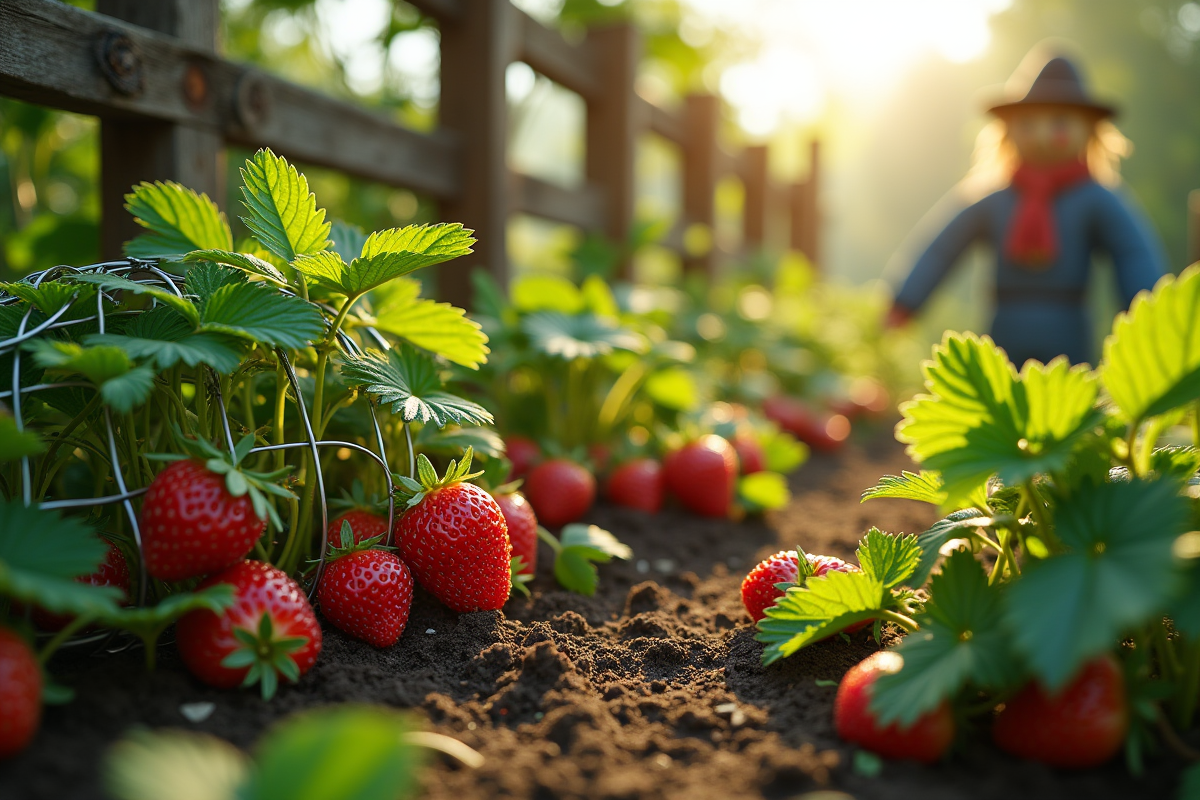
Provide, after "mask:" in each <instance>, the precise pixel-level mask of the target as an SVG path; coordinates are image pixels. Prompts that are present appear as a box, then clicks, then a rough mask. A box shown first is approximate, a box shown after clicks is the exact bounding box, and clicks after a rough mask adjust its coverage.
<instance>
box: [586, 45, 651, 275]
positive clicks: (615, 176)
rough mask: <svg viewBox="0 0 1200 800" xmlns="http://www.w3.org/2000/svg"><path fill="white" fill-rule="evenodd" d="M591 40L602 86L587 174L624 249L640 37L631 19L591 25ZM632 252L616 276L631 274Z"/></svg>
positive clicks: (590, 132)
mask: <svg viewBox="0 0 1200 800" xmlns="http://www.w3.org/2000/svg"><path fill="white" fill-rule="evenodd" d="M587 44H588V46H589V47H590V48H591V49H592V54H593V58H594V60H595V62H594V63H595V64H596V67H597V72H598V74H599V76H600V81H599V83H600V87H599V92H598V93H597V94H596V96H595V97H593V98H591V99H590V100H589V101H588V108H587V178H588V181H589V182H590V183H593V184H595V185H596V186H599V187H600V188H601V189H602V190H603V192H604V234H605V236H606V237H607V238H608V239H609V240H611V241H612V242H613V243H614V244H616V245H617V246H618V247H621V248H622V249H623V248H624V247H625V245H626V244H627V243H628V242H629V237H630V234H631V232H632V230H633V214H634V202H635V195H636V189H637V187H636V182H635V179H636V174H635V173H636V159H637V142H638V137H639V134H640V133H641V130H642V121H641V120H640V119H639V115H638V111H639V109H640V106H639V103H638V97H637V94H636V93H635V92H634V80H635V78H636V77H637V68H638V61H639V60H640V59H641V54H642V42H641V37H640V36H639V35H638V31H637V29H636V28H635V27H634V26H633V25H628V24H625V25H615V26H612V27H606V28H593V29H592V30H589V31H588V38H587ZM631 269H632V265H631V262H630V259H629V258H628V257H622V259H621V262H620V263H619V264H618V265H617V277H619V278H622V279H626V280H628V279H629V278H631V277H632V274H631Z"/></svg>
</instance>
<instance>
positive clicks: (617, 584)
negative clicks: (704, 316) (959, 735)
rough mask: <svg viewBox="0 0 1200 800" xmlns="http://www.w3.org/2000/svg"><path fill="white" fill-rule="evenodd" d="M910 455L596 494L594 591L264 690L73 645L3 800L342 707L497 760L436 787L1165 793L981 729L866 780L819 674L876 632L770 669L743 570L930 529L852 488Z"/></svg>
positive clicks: (619, 797)
mask: <svg viewBox="0 0 1200 800" xmlns="http://www.w3.org/2000/svg"><path fill="white" fill-rule="evenodd" d="M907 466H909V465H908V463H907V461H906V460H905V458H904V456H903V453H902V452H901V451H900V449H899V448H898V446H896V445H895V444H894V443H892V442H891V440H890V438H889V437H888V436H887V433H886V432H883V433H881V435H878V436H875V437H873V438H872V439H871V440H870V441H868V442H867V443H866V444H865V445H852V446H850V447H848V448H847V449H846V451H845V452H843V453H841V454H839V455H837V456H823V457H817V458H815V459H814V460H813V461H812V462H811V463H809V464H808V465H806V466H805V467H804V468H803V469H802V470H801V471H800V472H799V473H798V474H797V475H796V476H795V477H794V479H793V482H792V483H793V488H794V490H795V493H796V498H795V501H794V502H793V504H792V505H791V507H790V508H788V509H787V510H785V511H783V512H781V513H778V514H774V515H772V516H771V517H770V518H769V519H768V520H766V521H761V520H749V521H745V522H741V523H731V522H725V521H706V520H699V519H696V518H693V517H690V516H686V515H684V514H682V513H677V512H665V513H663V514H661V515H658V516H653V517H651V516H645V515H642V514H640V513H637V512H631V511H626V510H622V509H615V508H607V507H600V508H597V509H596V510H595V512H594V513H593V514H592V516H591V521H594V522H596V523H597V524H600V525H602V526H605V527H607V528H609V529H611V530H612V531H613V532H614V533H616V534H617V535H618V536H619V537H620V538H621V539H622V540H624V541H625V542H627V543H629V544H630V545H631V546H632V547H633V548H634V551H635V554H636V555H635V558H634V560H633V561H632V562H630V563H628V564H621V563H615V564H611V565H606V566H604V567H602V568H601V584H600V585H601V588H600V591H599V593H598V594H597V596H596V597H594V598H585V597H580V596H578V595H573V594H568V593H566V592H562V591H557V590H555V585H554V583H553V578H552V577H551V576H550V575H549V574H548V572H547V570H546V568H545V565H543V568H542V570H541V572H540V573H539V576H538V579H537V581H536V582H535V583H534V585H533V589H534V596H533V599H532V600H520V599H517V600H513V601H510V603H509V604H508V606H507V607H506V608H505V609H504V612H503V613H499V612H489V613H478V614H465V615H462V616H457V617H456V616H455V615H454V614H452V613H450V612H449V611H447V610H445V609H444V608H443V607H442V606H440V605H439V604H438V603H436V602H435V601H433V600H432V599H431V598H429V597H428V596H426V595H423V594H421V593H418V597H417V600H416V602H415V604H414V606H413V612H412V617H411V619H410V621H409V624H408V629H407V631H406V632H405V634H404V637H403V638H402V639H401V641H400V642H399V643H398V644H397V645H396V646H395V647H393V648H391V649H389V650H383V651H381V650H376V649H374V648H371V647H369V646H367V645H364V644H362V643H360V642H357V641H352V640H350V639H347V638H346V637H344V636H342V635H340V634H339V633H338V632H337V631H335V630H333V629H332V628H327V630H326V638H325V650H324V652H323V653H322V654H321V658H320V660H319V662H318V663H317V665H316V667H315V668H314V669H313V671H312V672H311V673H310V674H309V675H308V676H307V677H306V678H305V679H304V680H303V681H302V682H301V683H300V684H299V685H298V686H295V687H286V688H284V689H282V690H281V692H280V694H279V696H278V697H277V698H276V699H275V701H274V702H272V703H270V704H267V703H264V702H262V701H261V700H259V699H258V698H257V697H256V696H255V695H254V694H252V693H250V692H222V691H216V690H213V689H209V688H207V687H205V686H202V685H201V684H199V683H198V682H197V681H195V680H193V679H192V678H191V677H189V676H188V674H187V673H186V672H185V671H184V670H183V669H182V667H181V665H180V663H179V661H178V659H177V657H176V656H175V654H174V650H173V648H163V650H162V653H161V657H160V660H161V665H160V667H159V669H158V670H157V671H156V672H155V673H153V674H149V675H148V674H146V673H145V672H144V670H143V669H142V667H141V654H140V653H137V652H131V653H125V654H121V655H117V656H110V657H105V658H82V657H74V660H69V661H66V662H64V663H61V664H58V665H56V669H55V672H56V674H57V675H58V676H59V678H60V679H61V680H62V681H63V682H64V683H66V684H68V685H71V686H73V687H75V688H76V689H77V690H78V692H79V696H78V698H77V699H76V700H75V702H74V703H73V704H71V705H69V706H65V707H61V708H53V709H49V710H48V711H47V713H46V717H45V721H44V724H43V726H42V730H41V732H40V733H39V734H38V737H37V739H36V741H35V742H34V744H33V746H32V747H31V748H30V749H29V750H28V751H27V752H26V753H24V754H22V755H21V756H19V757H17V758H15V759H13V760H10V761H8V762H4V763H0V798H4V800H27V799H28V800H33V799H34V798H37V799H38V800H41V799H42V798H46V799H50V798H53V800H75V799H76V798H78V799H80V800H82V799H83V798H87V799H88V800H91V799H92V798H100V797H102V796H103V794H102V792H101V790H100V788H99V786H98V777H97V776H98V764H99V759H100V756H101V754H102V752H103V751H104V748H105V747H107V746H108V745H109V744H111V743H112V742H113V741H114V740H115V739H117V738H118V737H119V736H120V735H121V734H122V732H124V731H125V730H127V729H128V728H129V727H130V726H133V725H144V726H150V727H164V726H172V727H182V728H193V729H196V730H202V731H207V732H210V733H213V734H216V735H218V736H221V737H224V738H226V739H229V740H230V741H232V742H234V743H235V744H237V745H239V746H242V747H248V746H250V745H251V744H252V743H253V742H254V741H255V740H256V739H257V738H258V737H259V735H260V734H261V733H262V731H263V730H264V728H265V727H266V726H267V725H269V724H270V723H271V722H273V721H275V720H276V719H278V718H279V717H281V716H284V715H287V714H290V713H293V712H295V711H298V710H301V709H304V708H308V707H312V706H316V705H322V704H329V703H339V702H345V701H358V702H372V703H383V704H387V705H392V706H396V707H401V708H411V709H416V710H417V711H418V713H419V714H421V715H423V716H424V717H425V718H427V719H428V721H429V722H430V724H432V726H434V727H435V728H436V730H438V731H440V732H443V733H446V734H449V735H451V736H455V737H458V738H460V739H462V740H463V741H465V742H466V743H468V744H470V745H471V746H472V747H475V748H476V749H478V750H479V751H480V752H481V753H482V754H483V755H484V756H485V757H486V763H485V764H484V766H483V767H482V768H480V769H478V770H474V771H470V770H466V769H462V768H459V767H457V766H455V765H452V764H450V763H443V762H440V761H434V762H433V763H432V764H431V766H430V767H429V768H428V769H427V771H426V774H425V776H424V784H425V787H426V788H425V796H426V797H428V798H430V800H474V798H493V797H505V798H531V799H533V800H550V798H597V799H598V798H606V799H609V800H633V799H634V798H655V799H658V798H662V799H664V800H666V799H667V798H689V799H691V798H730V799H731V800H732V799H733V798H770V799H771V800H776V799H778V800H785V799H789V800H790V799H792V798H800V797H805V798H808V800H846V798H848V797H855V798H859V799H860V800H867V799H868V798H872V799H873V798H880V799H883V798H914V799H915V798H921V800H938V799H940V798H996V799H997V800H1000V799H1001V798H1003V799H1004V800H1010V799H1011V798H1021V800H1060V799H1061V798H1150V797H1167V796H1170V795H1171V793H1172V792H1173V787H1174V784H1175V783H1176V781H1177V779H1178V770H1179V765H1178V764H1177V763H1175V762H1173V761H1171V762H1168V763H1156V764H1152V765H1151V769H1150V770H1149V774H1148V775H1147V776H1146V777H1144V778H1142V779H1140V780H1134V779H1133V778H1131V777H1129V775H1128V774H1127V772H1126V770H1125V767H1124V765H1123V763H1121V762H1120V761H1117V762H1115V763H1113V764H1111V765H1109V766H1108V767H1106V768H1104V769H1101V770H1093V771H1089V772H1084V773H1064V772H1057V771H1054V770H1051V769H1048V768H1045V767H1042V766H1039V765H1036V764H1030V763H1024V762H1019V761H1015V760H1013V759H1010V758H1008V757H1006V756H1004V755H1002V754H1000V753H998V752H997V751H995V750H994V749H993V748H992V747H991V746H990V745H989V744H988V743H987V737H986V735H985V734H986V732H976V733H974V734H973V735H969V736H967V737H964V739H965V742H964V744H963V746H962V748H961V750H960V751H959V752H957V753H956V754H955V755H954V757H953V758H952V759H951V760H950V761H949V762H948V763H945V764H942V765H939V766H937V767H934V768H925V767H920V766H917V765H915V764H908V763H887V764H885V765H884V767H883V770H882V772H881V773H880V774H879V775H878V776H875V777H865V776H863V775H860V774H858V773H856V771H855V770H854V769H853V767H852V764H853V759H852V755H853V750H852V748H849V747H847V746H845V745H843V744H842V743H841V742H839V741H838V739H837V738H836V736H835V735H834V732H833V727H832V719H831V709H832V703H833V697H834V693H835V691H836V689H835V688H834V687H832V686H826V685H817V683H816V682H817V681H818V680H820V681H822V682H824V681H836V680H837V679H838V678H840V677H841V675H842V674H843V673H844V672H845V670H846V669H847V668H849V667H850V666H851V665H853V664H854V663H856V662H857V661H859V660H860V659H862V658H863V657H864V656H866V655H867V654H869V653H870V652H872V650H874V649H875V645H874V644H873V643H872V642H870V640H869V638H868V637H867V635H866V634H865V633H864V634H860V635H859V636H857V637H855V639H854V641H853V642H850V643H847V642H844V641H842V640H840V639H834V640H832V641H828V642H824V643H821V644H818V645H814V646H812V647H810V648H807V649H805V650H803V651H801V652H800V653H799V654H797V655H796V656H794V657H792V658H790V659H788V660H787V661H786V662H783V663H781V664H779V665H776V666H772V667H770V668H767V669H764V668H763V667H762V666H760V661H759V659H760V655H761V652H762V647H761V645H759V644H758V643H757V642H755V641H754V630H753V628H752V626H751V625H750V623H749V620H748V618H747V617H746V615H745V612H744V610H743V609H742V606H741V602H740V597H739V594H738V587H739V584H740V581H741V578H742V576H743V575H744V574H745V573H746V571H747V570H748V569H749V568H750V567H751V566H752V565H753V564H754V563H756V562H757V561H758V560H759V559H760V558H762V557H764V556H766V555H768V554H770V553H772V552H774V551H776V550H778V549H781V548H782V547H786V546H792V545H794V544H795V543H796V542H799V543H801V544H802V545H803V546H804V547H805V549H807V550H810V551H816V552H825V553H830V554H834V555H839V556H843V557H845V556H850V555H852V554H853V549H854V546H855V543H856V542H857V540H858V537H859V536H860V535H861V534H862V532H863V531H864V530H865V529H866V528H868V527H869V526H871V525H878V526H879V527H881V528H884V529H885V530H889V531H893V532H894V531H906V532H917V531H920V530H923V529H924V528H925V527H927V526H928V525H929V523H930V522H932V521H933V519H934V516H933V513H932V511H930V510H929V509H926V508H925V507H924V506H922V505H919V504H917V503H911V502H904V501H873V502H872V503H868V504H866V505H862V506H860V505H859V503H858V496H859V493H860V492H861V491H862V490H863V488H865V487H867V486H870V485H871V484H872V483H874V481H875V480H876V478H877V477H878V476H879V475H881V474H883V473H885V472H893V473H895V472H899V470H900V469H902V468H904V467H907ZM545 555H547V554H545V553H543V556H545ZM198 701H211V702H213V703H215V704H216V711H215V712H214V713H213V714H212V716H211V717H209V718H208V719H207V720H205V721H204V722H202V723H199V724H191V723H189V722H187V721H186V720H185V719H184V717H183V716H182V714H181V712H180V705H181V704H183V703H192V702H198ZM164 800H168V799H167V798H164Z"/></svg>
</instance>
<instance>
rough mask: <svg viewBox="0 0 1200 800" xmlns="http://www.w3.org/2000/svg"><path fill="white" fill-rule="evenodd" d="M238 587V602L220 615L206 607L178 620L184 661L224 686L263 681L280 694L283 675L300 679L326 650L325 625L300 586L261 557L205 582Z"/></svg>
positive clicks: (265, 689)
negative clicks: (322, 643)
mask: <svg viewBox="0 0 1200 800" xmlns="http://www.w3.org/2000/svg"><path fill="white" fill-rule="evenodd" d="M219 583H227V584H229V585H231V586H232V587H233V592H234V602H233V605H232V606H230V607H229V608H227V609H226V610H225V611H224V612H222V613H221V614H214V613H213V612H212V611H209V610H207V609H202V610H198V611H190V612H188V613H187V614H185V615H184V616H183V617H182V618H181V619H180V620H179V623H178V624H177V625H176V643H177V644H178V646H179V655H180V656H181V657H182V658H183V663H184V665H185V666H186V667H187V668H188V670H190V671H191V673H192V674H193V675H195V676H196V677H197V678H199V679H200V680H202V681H204V682H205V683H207V684H209V685H210V686H216V687H218V688H221V689H228V688H232V687H234V686H237V685H239V684H240V685H242V686H252V685H254V684H255V683H257V682H260V681H261V683H262V694H263V697H264V698H265V699H270V698H271V696H272V695H274V694H275V689H276V687H277V685H278V682H279V676H280V675H282V676H283V677H284V678H285V679H287V680H289V681H291V682H292V683H295V682H296V681H297V680H299V679H300V676H301V675H303V674H304V673H306V672H308V670H309V669H310V668H311V667H312V665H313V663H314V662H316V660H317V656H318V655H319V654H320V652H321V626H320V625H318V624H317V617H316V615H315V614H314V613H313V609H312V606H311V605H309V603H308V598H307V597H305V596H304V592H303V591H301V589H300V587H299V585H297V583H296V582H295V581H293V580H292V579H291V578H289V577H288V576H287V575H285V574H284V573H283V572H281V571H280V570H277V569H275V567H272V566H271V565H270V564H264V563H263V562H261V561H241V562H239V563H237V564H234V565H233V566H232V567H229V568H228V569H226V570H224V571H223V572H219V573H217V574H216V575H212V576H211V577H209V578H207V579H205V580H204V581H202V582H201V583H200V585H199V587H198V588H200V589H207V588H208V587H209V586H215V585H217V584H219Z"/></svg>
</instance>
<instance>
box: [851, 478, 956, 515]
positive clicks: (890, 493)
mask: <svg viewBox="0 0 1200 800" xmlns="http://www.w3.org/2000/svg"><path fill="white" fill-rule="evenodd" d="M885 497H890V498H896V499H899V500H919V501H920V502H922V503H931V504H933V505H935V506H940V505H942V504H943V503H945V502H946V492H945V491H944V490H943V489H942V476H941V475H940V474H939V473H937V472H932V471H930V470H924V469H923V470H921V471H920V472H919V473H913V472H909V471H908V470H903V471H902V472H901V473H900V475H884V476H883V477H882V478H880V479H879V483H877V484H875V485H874V486H872V487H871V488H870V489H867V490H866V491H865V492H863V493H862V500H861V501H860V502H866V501H867V500H876V499H879V498H885Z"/></svg>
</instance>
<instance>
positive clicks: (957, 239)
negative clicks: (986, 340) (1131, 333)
mask: <svg viewBox="0 0 1200 800" xmlns="http://www.w3.org/2000/svg"><path fill="white" fill-rule="evenodd" d="M1016 205H1017V193H1016V191H1015V190H1014V189H1012V188H1011V187H1009V188H1006V189H1002V190H1000V191H998V192H995V193H993V194H990V195H988V196H987V197H985V198H983V199H982V200H980V201H979V202H978V203H975V204H974V205H972V206H968V207H967V208H965V209H963V210H962V212H960V213H959V214H958V216H957V217H955V218H954V219H953V220H952V221H951V222H950V224H949V225H947V226H946V227H945V228H944V229H943V230H942V232H941V233H939V234H938V235H937V237H936V238H935V239H934V240H933V242H932V243H931V244H930V245H929V247H928V248H927V249H926V250H925V252H924V253H923V254H922V255H921V257H920V258H919V259H917V262H916V264H914V265H913V268H912V271H911V272H910V273H909V275H908V278H907V279H906V280H905V281H904V284H903V286H901V287H900V291H899V292H898V293H897V295H896V303H897V305H900V306H902V307H904V308H906V309H908V310H910V311H916V310H917V309H919V308H920V307H921V306H922V305H923V304H924V303H925V301H926V300H927V299H928V298H929V295H930V294H932V293H933V290H934V289H935V288H936V287H937V285H938V284H939V283H940V282H941V280H942V278H944V277H945V276H946V273H948V272H949V271H950V268H951V267H952V266H954V263H955V262H956V261H957V260H958V258H959V256H961V255H962V254H963V252H964V251H965V250H966V249H967V248H968V247H970V245H972V244H973V243H975V242H980V241H982V242H987V243H988V244H990V245H991V246H992V248H993V249H994V250H995V252H996V262H997V263H996V285H995V301H996V314H995V317H994V318H993V320H992V330H991V334H992V338H993V339H994V340H995V341H996V344H998V345H1000V346H1001V347H1003V348H1004V349H1005V350H1006V351H1008V355H1009V358H1010V359H1011V360H1012V361H1013V363H1014V364H1017V365H1018V366H1020V365H1021V364H1023V363H1025V360H1026V359H1030V358H1036V359H1037V360H1039V361H1043V362H1044V361H1049V360H1050V359H1052V358H1054V357H1055V356H1057V355H1060V354H1065V355H1066V356H1067V357H1068V358H1070V359H1071V361H1072V363H1081V362H1085V361H1091V360H1092V328H1091V324H1090V320H1089V318H1088V317H1089V315H1088V312H1087V307H1086V305H1085V303H1084V291H1085V289H1086V288H1087V284H1088V273H1089V272H1090V270H1091V264H1092V253H1093V251H1096V250H1102V251H1104V252H1106V253H1108V254H1109V256H1110V257H1111V258H1112V262H1113V265H1114V267H1115V270H1116V278H1117V288H1118V290H1119V291H1120V295H1121V299H1122V302H1123V303H1124V304H1125V305H1126V306H1128V305H1129V303H1130V301H1131V300H1133V296H1134V295H1136V294H1137V293H1138V292H1140V291H1141V290H1142V289H1150V288H1152V287H1153V286H1154V284H1155V282H1156V281H1157V280H1158V279H1159V277H1161V276H1162V275H1163V274H1164V272H1165V269H1166V266H1165V265H1166V259H1165V258H1164V256H1163V252H1162V246H1161V244H1160V243H1159V241H1158V238H1157V236H1156V235H1155V233H1154V231H1153V229H1152V228H1151V227H1150V225H1149V223H1148V222H1147V221H1146V220H1145V219H1144V218H1143V217H1142V216H1141V215H1140V214H1139V213H1138V212H1137V211H1136V210H1135V209H1134V208H1133V207H1132V206H1131V205H1130V204H1129V203H1128V202H1126V201H1125V200H1124V199H1123V198H1121V197H1120V196H1119V195H1117V194H1116V193H1115V192H1112V191H1110V190H1109V189H1106V188H1105V187H1103V186H1101V185H1100V184H1098V183H1096V182H1095V181H1091V180H1088V181H1084V182H1083V183H1080V184H1078V185H1076V186H1072V187H1070V188H1069V189H1065V190H1064V191H1063V192H1061V193H1060V194H1058V195H1057V196H1056V197H1055V198H1054V201H1053V205H1054V219H1055V230H1056V232H1057V236H1058V251H1059V252H1058V258H1057V260H1056V261H1055V262H1054V263H1053V264H1051V265H1050V266H1049V267H1047V268H1044V269H1041V270H1037V271H1035V270H1032V269H1029V268H1028V267H1025V266H1023V265H1019V264H1016V263H1014V262H1012V261H1010V260H1009V259H1008V258H1007V257H1006V256H1005V255H1004V242H1005V239H1006V237H1007V235H1008V227H1009V222H1010V220H1011V219H1012V215H1013V211H1014V210H1015V208H1016Z"/></svg>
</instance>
